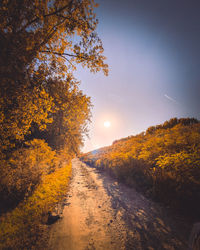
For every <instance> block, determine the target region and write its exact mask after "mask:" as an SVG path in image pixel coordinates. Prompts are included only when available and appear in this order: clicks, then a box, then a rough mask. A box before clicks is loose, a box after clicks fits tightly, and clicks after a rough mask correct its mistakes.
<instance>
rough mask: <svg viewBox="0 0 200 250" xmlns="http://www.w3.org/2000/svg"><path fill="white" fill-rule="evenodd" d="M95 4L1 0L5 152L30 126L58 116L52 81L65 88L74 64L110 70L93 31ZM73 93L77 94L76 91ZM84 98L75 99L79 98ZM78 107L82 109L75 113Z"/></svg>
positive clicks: (0, 99)
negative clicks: (50, 85) (49, 84)
mask: <svg viewBox="0 0 200 250" xmlns="http://www.w3.org/2000/svg"><path fill="white" fill-rule="evenodd" d="M96 6H97V5H96V4H95V3H94V1H93V0H62V1H60V0H55V1H51V0H45V1H38V0H35V1H32V0H13V1H9V0H2V1H1V3H0V47H1V56H0V77H1V82H0V104H1V106H0V123H1V124H0V130H1V136H0V140H1V145H2V148H3V145H6V147H5V148H4V149H3V150H7V149H10V148H11V146H13V147H15V146H16V145H17V144H20V143H21V141H23V140H24V137H25V136H26V137H27V135H28V134H29V133H31V127H32V126H33V124H34V126H36V127H38V128H39V129H40V130H45V128H46V125H48V124H50V123H51V122H52V121H53V118H54V119H59V118H58V111H57V113H56V115H55V114H54V115H53V113H54V112H55V109H54V105H55V103H54V101H55V102H56V97H55V95H54V96H53V95H52V92H51V95H52V96H51V95H50V91H51V87H47V85H48V83H50V82H52V81H54V80H55V83H57V84H58V88H57V87H55V89H56V88H57V89H59V86H60V84H61V81H63V82H62V84H61V85H63V88H65V86H66V85H67V84H69V81H68V79H69V78H70V77H71V75H72V73H73V70H75V69H76V64H81V65H82V66H83V67H85V66H87V67H88V68H89V69H90V70H91V71H92V72H98V71H100V70H103V72H104V73H105V74H107V73H108V65H107V64H105V63H104V60H105V57H104V55H103V47H102V42H101V40H100V39H99V37H98V35H97V33H96V32H95V30H96V25H97V23H98V21H97V19H96V17H95V13H94V8H95V7H96ZM65 81H66V82H68V83H67V84H65V83H64V82H65ZM72 85H73V83H72ZM52 86H53V85H52ZM76 95H77V96H78V95H80V93H79V94H78V90H77V93H76ZM60 98H61V96H60ZM84 98H86V97H84V96H82V99H81V98H79V99H80V100H82V101H80V102H83V99H84ZM65 103H66V101H65ZM83 103H84V102H83ZM83 103H82V104H83ZM82 107H83V109H84V104H83V106H82ZM57 108H58V106H57ZM53 110H54V111H53ZM80 110H81V107H80V108H79V111H78V109H77V110H76V112H80ZM56 122H58V121H56ZM52 126H53V125H52ZM69 131H70V130H68V132H69ZM69 133H70V132H69ZM69 133H68V135H69Z"/></svg>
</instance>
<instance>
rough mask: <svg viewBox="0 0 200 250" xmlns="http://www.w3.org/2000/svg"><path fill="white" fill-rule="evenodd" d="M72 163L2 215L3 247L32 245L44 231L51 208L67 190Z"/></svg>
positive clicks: (27, 246) (1, 239)
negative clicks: (43, 225)
mask: <svg viewBox="0 0 200 250" xmlns="http://www.w3.org/2000/svg"><path fill="white" fill-rule="evenodd" d="M70 175H71V164H69V165H66V166H65V167H62V168H58V169H57V170H56V171H55V172H53V173H51V174H49V175H45V176H44V177H43V179H42V182H41V184H39V185H38V186H37V188H36V189H35V191H34V193H33V194H32V195H31V196H30V197H27V198H26V199H25V200H24V201H23V202H21V203H20V204H19V205H18V206H17V207H16V208H15V209H13V210H12V211H11V212H9V213H7V214H5V215H3V216H2V218H0V249H32V248H33V247H34V244H35V243H36V242H37V241H38V239H39V238H40V236H41V234H42V230H43V227H42V223H43V224H44V223H45V221H46V219H47V214H48V212H51V211H53V210H54V208H55V206H56V205H57V204H58V203H59V202H61V201H62V199H63V197H64V196H65V194H66V191H67V187H68V183H69V177H70Z"/></svg>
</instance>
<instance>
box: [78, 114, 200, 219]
mask: <svg viewBox="0 0 200 250" xmlns="http://www.w3.org/2000/svg"><path fill="white" fill-rule="evenodd" d="M81 159H82V160H83V161H84V162H86V163H88V164H89V165H91V166H95V167H97V168H99V169H103V170H105V171H107V172H109V173H110V174H111V175H112V176H114V177H116V178H117V179H118V180H120V181H123V182H125V183H126V184H128V185H131V186H134V187H136V189H138V190H140V191H142V192H143V193H144V194H145V195H147V196H148V197H152V198H154V199H156V200H158V201H162V202H163V203H165V204H166V205H170V206H172V207H175V208H178V209H181V210H184V211H185V212H188V213H190V215H194V214H195V213H196V214H197V213H199V211H200V192H199V190H200V122H199V121H198V120H197V119H194V118H182V119H177V118H173V119H171V120H169V121H166V122H165V123H163V124H161V125H157V126H152V127H149V128H148V129H147V130H146V131H145V132H143V133H141V134H138V135H135V136H129V137H127V138H123V139H121V140H117V141H114V142H113V144H112V145H111V146H109V147H105V148H100V149H98V150H95V151H92V152H89V153H86V154H83V155H82V156H81Z"/></svg>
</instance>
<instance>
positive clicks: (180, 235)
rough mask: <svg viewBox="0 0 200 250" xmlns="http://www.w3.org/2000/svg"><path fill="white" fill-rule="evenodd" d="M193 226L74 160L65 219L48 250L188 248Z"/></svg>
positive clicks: (53, 233) (52, 234)
mask: <svg viewBox="0 0 200 250" xmlns="http://www.w3.org/2000/svg"><path fill="white" fill-rule="evenodd" d="M187 240H188V225H187V224H186V222H185V221H183V220H181V219H180V218H178V219H176V220H175V219H173V218H172V216H171V215H170V214H169V212H167V211H166V210H165V209H164V208H161V207H160V206H159V205H158V204H156V203H154V202H152V201H149V200H148V199H146V198H145V197H143V196H142V195H141V194H139V193H137V192H136V191H135V190H134V189H133V188H128V187H127V186H125V185H123V184H121V183H117V182H116V181H115V180H113V179H112V178H111V177H109V176H107V175H106V174H105V173H100V172H98V171H97V170H96V169H95V168H91V167H88V166H87V165H85V164H84V163H81V162H80V161H79V160H78V159H75V160H73V175H72V180H71V184H70V190H69V192H68V195H67V199H66V203H65V207H64V210H63V218H62V219H61V220H58V221H57V222H56V223H55V224H54V225H52V228H51V232H50V240H49V246H48V249H52V250H61V249H63V250H64V249H66V250H83V249H84V250H86V249H104V250H112V249H115V250H118V249H120V250H121V249H127V250H129V249H136V250H140V249H142V250H143V249H145V250H146V249H147V250H153V249H155V250H163V249H170V250H171V249H179V250H180V249H187Z"/></svg>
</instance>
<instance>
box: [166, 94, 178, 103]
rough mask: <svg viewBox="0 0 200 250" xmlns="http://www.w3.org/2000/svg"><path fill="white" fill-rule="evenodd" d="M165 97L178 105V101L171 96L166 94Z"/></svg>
mask: <svg viewBox="0 0 200 250" xmlns="http://www.w3.org/2000/svg"><path fill="white" fill-rule="evenodd" d="M164 96H165V97H166V98H167V99H168V100H170V101H172V102H175V103H178V102H177V101H176V100H174V99H173V98H172V97H170V96H168V95H166V94H164Z"/></svg>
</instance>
